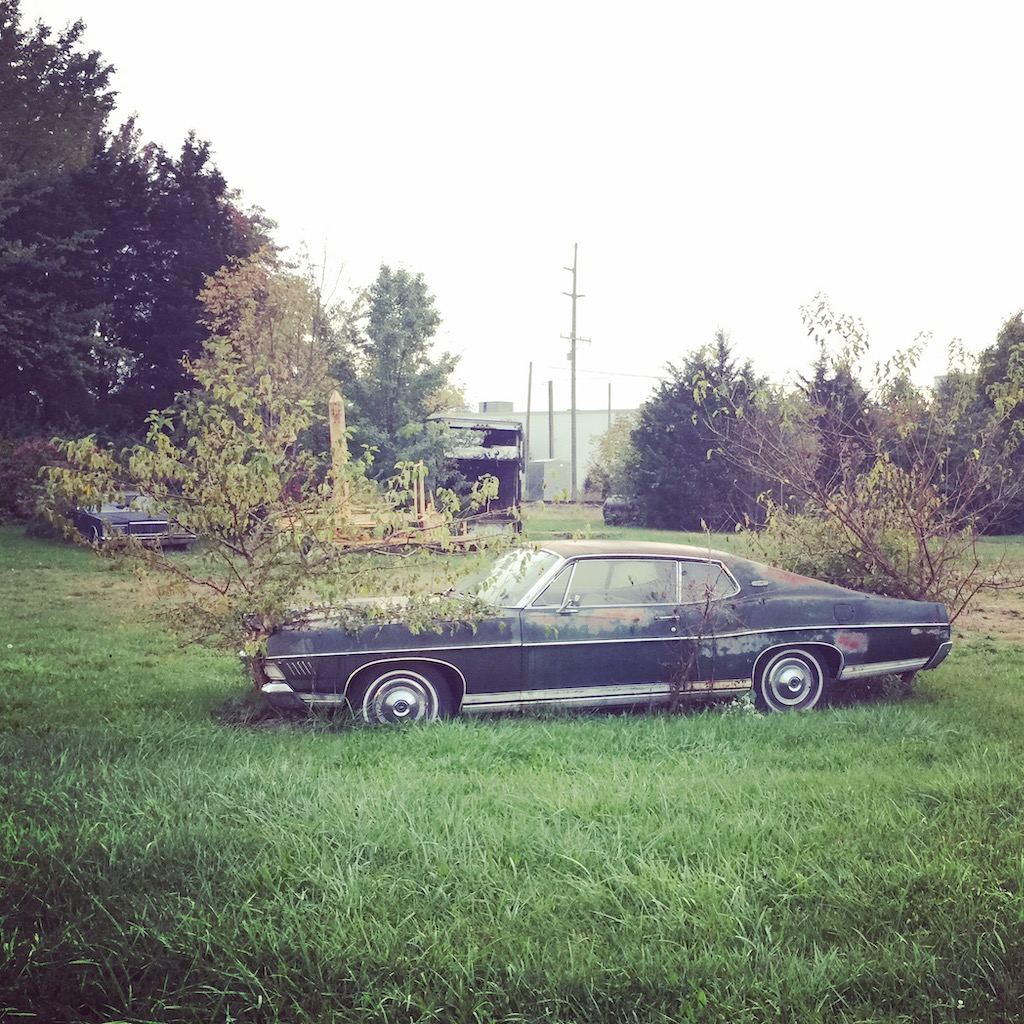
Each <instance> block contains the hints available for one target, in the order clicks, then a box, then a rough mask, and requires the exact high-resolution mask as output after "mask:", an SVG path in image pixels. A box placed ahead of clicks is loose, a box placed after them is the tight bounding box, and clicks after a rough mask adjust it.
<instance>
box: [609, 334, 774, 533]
mask: <svg viewBox="0 0 1024 1024" xmlns="http://www.w3.org/2000/svg"><path fill="white" fill-rule="evenodd" d="M667 369H668V374H669V377H668V380H666V381H663V382H662V383H661V384H660V385H659V386H658V388H657V390H656V391H655V393H654V395H653V397H651V398H650V399H648V401H647V402H645V403H644V405H643V406H642V407H641V408H640V413H639V419H638V422H637V426H636V428H635V429H634V430H633V434H632V443H633V448H634V450H635V452H636V461H635V462H634V464H633V465H632V467H631V468H630V470H629V480H630V485H631V487H630V490H631V494H632V496H633V498H634V500H635V502H636V506H637V508H638V509H639V510H640V513H641V515H642V517H643V518H644V520H645V521H646V522H647V523H648V525H651V526H658V527H663V528H666V529H679V530H700V529H701V528H702V524H706V525H707V526H708V527H710V528H711V529H713V530H719V529H730V528H731V527H733V526H734V525H735V524H736V523H737V522H740V521H742V520H743V517H744V515H745V514H747V513H750V512H752V511H753V510H754V507H755V499H756V496H757V490H756V488H755V487H754V486H752V484H751V482H750V480H749V479H748V475H747V474H743V473H741V472H739V471H738V470H737V469H736V468H735V467H734V466H733V465H732V464H731V463H730V462H728V461H726V460H725V459H724V458H723V456H722V451H721V450H722V445H723V440H724V437H725V436H726V435H723V430H724V429H725V426H724V425H725V419H724V417H725V415H726V413H727V411H728V410H730V409H733V408H736V407H737V406H740V405H742V403H743V401H744V399H745V396H746V395H747V394H749V393H750V391H751V390H752V388H753V386H754V383H755V382H754V381H753V370H752V367H751V364H750V363H749V362H747V363H746V364H744V365H743V366H742V367H737V366H736V363H735V361H734V359H733V357H732V350H731V347H730V345H729V342H728V338H727V337H726V335H725V334H724V333H723V332H721V331H719V332H718V334H717V335H716V337H715V342H714V344H713V345H710V346H705V347H704V348H702V349H700V350H698V351H697V352H695V353H693V354H692V355H690V356H688V357H687V359H686V360H685V361H684V363H683V365H682V366H681V367H677V366H673V365H669V366H668V368H667ZM713 421H717V422H713Z"/></svg>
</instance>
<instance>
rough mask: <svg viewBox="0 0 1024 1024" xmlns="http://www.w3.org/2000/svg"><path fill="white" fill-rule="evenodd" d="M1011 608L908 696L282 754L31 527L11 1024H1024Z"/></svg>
mask: <svg viewBox="0 0 1024 1024" xmlns="http://www.w3.org/2000/svg"><path fill="white" fill-rule="evenodd" d="M580 518H582V519H584V520H586V519H590V520H591V529H592V530H593V531H594V532H608V531H604V530H603V529H602V528H601V527H600V524H599V522H598V523H594V522H593V520H594V516H593V514H592V513H591V514H588V515H586V516H583V517H580V516H578V515H577V513H576V512H575V511H574V510H559V511H558V512H557V514H553V513H552V514H550V515H548V514H547V513H545V516H542V515H541V514H539V513H538V514H536V515H535V516H533V517H531V519H530V520H529V521H528V526H529V530H530V533H531V535H533V536H540V535H543V534H547V535H551V534H552V533H556V532H573V531H575V530H579V529H582V528H585V527H586V521H583V522H578V521H577V520H578V519H580ZM613 532H614V534H615V535H622V531H621V530H619V529H617V530H615V531H613ZM662 536H665V535H662ZM716 543H717V541H716ZM723 543H739V541H736V540H731V539H730V538H725V539H723ZM1001 600H1002V602H1003V604H1002V605H1001V611H1000V614H999V615H998V616H997V617H996V618H995V619H987V618H983V619H979V620H978V621H979V622H980V625H978V624H977V623H976V624H974V625H972V624H970V623H968V625H967V626H965V628H964V629H963V630H961V631H960V632H959V634H958V636H957V647H956V649H955V650H954V653H953V654H952V655H951V657H950V658H949V659H948V660H947V661H946V663H945V664H943V665H942V666H941V668H939V669H938V670H936V671H935V672H932V673H925V674H923V675H922V676H921V677H919V683H918V686H917V689H916V691H915V693H914V694H913V695H912V696H911V697H909V698H906V699H902V700H897V701H876V702H873V703H860V704H852V705H849V704H848V705H844V706H841V707H839V706H837V707H834V708H831V709H828V710H825V711H820V712H812V713H808V714H798V715H776V716H761V715H757V714H753V713H751V712H750V711H749V709H744V708H742V707H740V708H736V709H734V710H733V711H732V712H730V713H722V712H721V711H715V712H703V713H691V714H685V715H678V716H667V715H588V716H558V717H547V718H537V717H521V716H518V717H517V716H510V717H502V718H492V719H476V720H456V721H450V722H444V723H440V724H435V725H427V726H423V727H413V728H408V729H399V730H394V731H391V730H386V729H376V730H373V729H361V728H351V727H346V726H343V725H342V724H339V723H336V722H335V723H332V722H330V721H324V720H317V721H313V722H311V723H308V724H304V725H290V726H288V725H285V726H282V725H276V726H272V727H271V726H268V725H266V724H261V725H259V726H248V727H247V726H243V725H239V724H232V723H238V722H239V721H241V720H242V717H243V716H241V715H240V714H238V713H237V709H238V708H239V707H243V706H244V705H245V702H246V700H247V699H248V697H247V691H248V684H247V683H246V682H245V680H244V679H243V678H242V676H241V673H240V671H239V669H238V666H237V665H236V663H235V661H234V659H233V658H232V657H229V656H225V655H217V654H211V653H209V652H206V651H203V650H201V649H199V648H196V647H185V648H182V647H179V646H177V645H176V643H175V641H174V639H173V638H172V637H170V636H169V635H168V634H167V633H166V632H165V631H164V629H163V628H162V625H161V623H160V621H159V617H158V615H156V614H155V610H154V608H153V607H152V606H151V604H150V602H149V600H148V599H147V597H146V592H145V591H143V590H142V589H140V586H139V585H138V584H137V583H136V582H135V581H134V580H132V579H131V578H128V577H125V576H123V575H120V574H118V573H117V572H115V571H112V570H111V569H110V568H109V567H107V565H106V564H105V563H103V562H102V561H101V560H99V559H96V558H94V557H93V556H91V555H90V554H89V553H88V552H85V551H81V550H77V549H73V548H70V547H67V546H63V545H58V544H48V543H41V542H36V541H30V540H26V539H25V538H24V537H22V535H21V534H20V531H17V530H15V529H12V528H4V529H0V621H2V622H3V628H2V630H0V669H2V671H0V693H2V699H3V704H4V707H5V715H4V718H3V720H2V722H0V795H2V799H0V887H2V897H0V1021H8V1020H9V1021H38V1022H53V1024H56V1022H64V1021H68V1022H71V1021H76V1022H77V1021H95V1022H100V1021H107V1022H113V1021H126V1022H128V1021H131V1022H136V1021H138V1022H143V1021H145V1022H172V1021H173V1022H179V1021H180V1022H197V1024H198V1022H204V1024H210V1022H224V1024H228V1022H254V1024H255V1022H282V1024H285V1022H287V1024H307V1022H318V1024H319V1022H347V1021H367V1022H369V1021H374V1022H376V1021H388V1022H392V1021H393V1022H419V1021H439V1022H461V1021H478V1022H508V1024H512V1022H549V1024H556V1022H570V1021H571V1022H584V1021H586V1022H596V1021H609V1022H628V1021H636V1022H655V1021H659V1022H669V1021H689V1020H693V1021H708V1022H718V1021H722V1022H725V1021H728V1022H730V1024H762V1022H766V1021H787V1022H799V1024H803V1022H819V1021H820V1022H847V1024H853V1022H868V1021H878V1022H908V1024H909V1022H924V1021H929V1022H932V1021H934V1022H970V1021H985V1022H990V1021H991V1022H996V1021H1002V1022H1006V1024H1009V1022H1012V1021H1019V1020H1020V1019H1021V1017H1022V1015H1024V824H1022V823H1024V770H1022V765H1024V633H1022V635H1021V636H1019V637H1018V636H1016V635H1015V634H1014V632H1013V623H1014V621H1015V619H1014V616H1015V615H1016V614H1018V613H1019V611H1020V609H1019V607H1018V605H1019V601H1020V595H1019V594H1007V595H1004V596H1003V598H1002V599H1001ZM1014 602H1016V604H1015V603H1014ZM997 620H998V623H999V624H1000V625H999V628H997V627H996V625H994V623H996V621H997ZM1007 623H1009V624H1010V628H1009V629H1007V628H1003V627H1005V626H1006V624H1007Z"/></svg>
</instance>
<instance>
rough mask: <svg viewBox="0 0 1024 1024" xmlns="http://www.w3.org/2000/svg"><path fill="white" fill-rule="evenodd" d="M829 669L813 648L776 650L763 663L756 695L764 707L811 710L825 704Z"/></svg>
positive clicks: (776, 709) (757, 701)
mask: <svg viewBox="0 0 1024 1024" xmlns="http://www.w3.org/2000/svg"><path fill="white" fill-rule="evenodd" d="M828 682H829V677H828V672H827V671H826V669H825V666H824V665H823V664H822V662H821V660H820V658H819V657H818V656H817V655H816V654H814V653H812V652H811V651H807V650H803V649H801V648H791V649H789V650H784V651H776V652H775V653H774V654H772V655H771V656H769V657H768V658H767V660H765V662H764V663H763V664H762V665H761V667H760V669H759V671H758V673H757V677H756V678H755V680H754V699H755V702H756V703H757V706H758V707H759V708H761V710H762V711H807V710H809V709H810V708H816V707H817V706H818V705H819V704H821V703H822V702H823V701H824V699H825V696H826V692H827V689H828Z"/></svg>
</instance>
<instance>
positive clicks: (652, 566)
mask: <svg viewBox="0 0 1024 1024" xmlns="http://www.w3.org/2000/svg"><path fill="white" fill-rule="evenodd" d="M679 565H680V563H679V560H678V559H675V558H669V557H662V558H658V557H633V556H618V557H613V556H600V557H598V556H591V557H580V558H577V559H573V560H572V561H570V563H569V564H568V565H567V566H566V567H565V568H564V569H563V570H562V572H561V573H560V574H559V575H558V577H557V578H556V579H555V580H554V581H553V582H552V583H551V584H550V585H549V586H548V587H547V589H546V590H545V591H544V592H543V593H542V594H540V595H539V596H538V597H536V598H535V599H534V600H533V602H532V603H531V604H530V606H529V607H528V608H524V609H522V611H521V612H520V624H521V636H522V641H523V693H522V699H523V701H524V703H526V704H533V705H544V704H556V703H557V704H567V705H575V706H587V705H589V704H595V705H596V704H634V703H643V702H645V701H647V700H650V699H652V698H655V697H659V696H660V697H664V696H665V695H666V694H667V692H668V687H669V683H670V681H671V679H672V678H673V673H674V672H676V671H677V667H678V665H679V664H680V662H681V660H682V659H684V658H685V651H684V645H683V644H682V643H681V642H680V640H681V636H680V632H679V622H680V620H679V614H680V613H679V579H680V577H679Z"/></svg>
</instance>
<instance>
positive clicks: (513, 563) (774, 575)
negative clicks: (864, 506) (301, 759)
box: [262, 541, 951, 723]
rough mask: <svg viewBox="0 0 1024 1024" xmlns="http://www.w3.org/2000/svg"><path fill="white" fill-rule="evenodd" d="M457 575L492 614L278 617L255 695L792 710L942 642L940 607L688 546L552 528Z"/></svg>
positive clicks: (381, 717)
mask: <svg viewBox="0 0 1024 1024" xmlns="http://www.w3.org/2000/svg"><path fill="white" fill-rule="evenodd" d="M465 589H466V591H467V592H472V593H475V594H476V595H477V596H478V597H479V598H480V599H482V600H483V601H485V602H486V603H487V604H488V606H490V607H493V614H490V615H487V616H486V617H484V618H483V619H482V620H481V621H478V622H475V623H459V622H450V623H447V624H446V625H445V628H444V629H442V630H441V631H439V632H436V633H430V632H419V633H413V632H411V631H410V630H409V629H408V628H407V627H405V626H403V625H401V624H400V623H398V622H387V623H383V624H375V625H371V626H368V627H366V628H365V629H362V630H361V631H357V632H354V633H353V632H350V631H347V630H346V629H344V628H342V627H340V626H332V625H331V624H330V623H329V622H326V623H320V624H319V625H317V626H315V627H309V626H307V627H295V628H285V629H282V630H279V631H278V632H276V633H275V634H273V635H272V636H271V637H270V639H269V642H268V647H267V652H266V659H265V662H264V670H265V673H266V679H267V681H266V683H265V684H264V686H263V688H262V689H263V693H264V694H265V696H266V698H267V700H268V701H269V702H270V703H271V704H272V705H274V706H275V707H277V708H279V709H282V710H289V709H299V710H305V709H308V708H318V707H321V708H322V707H337V706H339V705H348V706H350V707H351V709H352V710H353V712H354V713H355V715H356V716H357V717H358V718H360V719H363V720H364V721H367V722H371V723H398V722H404V721H411V720H417V719H431V718H437V717H443V716H446V715H449V714H457V713H460V712H480V711H502V710H508V709H514V708H545V707H571V708H581V707H594V706H637V705H659V704H661V705H663V704H667V703H670V702H673V701H678V700H684V699H706V698H708V697H712V696H717V695H723V694H724V695H730V694H732V695H738V694H743V693H747V692H750V691H752V692H753V696H754V699H755V701H756V702H757V704H758V705H759V706H760V707H761V708H762V709H764V710H770V711H787V710H799V709H809V708H813V707H816V706H818V705H820V704H822V703H823V702H824V701H825V700H826V699H827V698H828V696H829V694H830V692H831V691H833V690H834V689H835V688H838V687H842V686H843V685H844V684H848V683H849V682H850V681H851V680H856V679H861V678H864V677H873V676H881V675H886V674H898V675H900V676H902V677H904V678H910V677H912V675H913V674H914V673H916V672H918V671H921V670H923V669H930V668H934V667H935V666H936V665H938V664H939V663H940V662H941V661H942V660H943V659H944V658H945V657H946V655H947V654H948V652H949V650H950V647H951V642H950V623H949V616H948V613H947V611H946V608H945V606H944V605H942V604H937V603H931V602H926V601H907V600H900V599H895V598H888V597H881V596H878V595H874V594H866V593H861V592H859V591H855V590H848V589H845V588H843V587H839V586H835V585H832V584H828V583H823V582H820V581H818V580H814V579H810V578H808V577H805V576H798V575H794V574H792V573H787V572H784V571H781V570H779V569H774V568H771V567H769V566H766V565H762V564H760V563H757V562H753V561H750V560H748V559H745V558H739V557H736V556H733V555H731V554H727V553H723V552H718V551H709V550H704V549H700V548H694V547H686V546H682V545H673V544H660V543H649V542H611V541H554V542H550V543H546V544H544V545H543V546H540V547H536V548H520V549H515V550H513V551H511V552H508V553H506V554H505V555H504V556H503V557H502V558H500V559H499V560H498V561H497V562H496V563H495V564H494V566H493V568H492V569H491V570H490V571H489V572H488V573H487V574H485V575H484V576H483V578H482V579H479V580H476V581H472V582H470V583H469V584H467V585H466V588H465Z"/></svg>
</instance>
